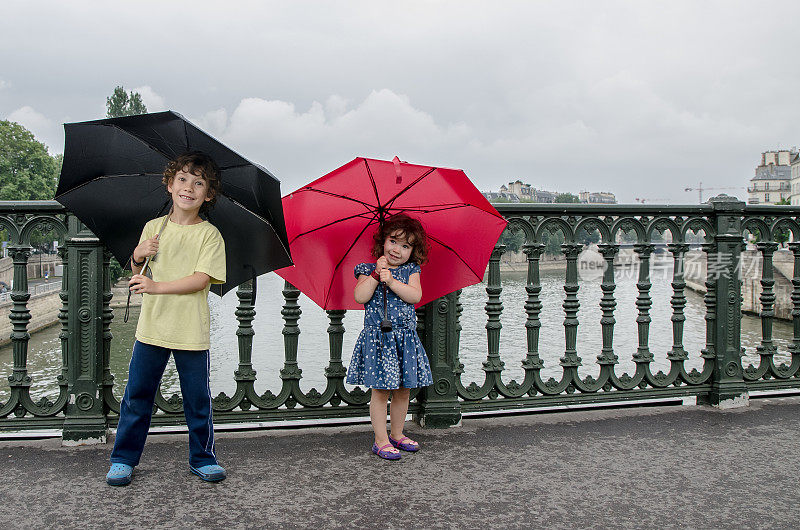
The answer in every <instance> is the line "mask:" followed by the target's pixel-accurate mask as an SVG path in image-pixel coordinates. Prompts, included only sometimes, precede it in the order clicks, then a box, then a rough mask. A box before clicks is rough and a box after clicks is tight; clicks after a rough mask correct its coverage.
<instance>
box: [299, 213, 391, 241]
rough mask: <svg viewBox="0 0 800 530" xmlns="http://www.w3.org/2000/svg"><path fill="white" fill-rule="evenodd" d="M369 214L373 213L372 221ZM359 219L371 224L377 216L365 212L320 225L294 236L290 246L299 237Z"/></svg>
mask: <svg viewBox="0 0 800 530" xmlns="http://www.w3.org/2000/svg"><path fill="white" fill-rule="evenodd" d="M369 213H372V216H371V219H370V218H369V217H367V215H368V214H369ZM359 217H360V218H362V219H369V220H370V222H372V221H373V220H374V219H375V217H376V216H375V213H374V212H364V213H357V214H355V215H349V216H347V217H342V218H341V219H336V220H335V221H331V222H330V223H326V224H324V225H320V226H317V227H315V228H312V229H311V230H307V231H305V232H301V233H299V234H297V235H296V236H294V237H293V238H292V240H291V241H289V244H292V243H294V242H295V241H296V240H297V239H298V238H299V237H302V236H305V235H308V234H310V233H312V232H316V231H317V230H322V229H323V228H328V227H329V226H333V225H335V224H337V223H343V222H345V221H349V220H350V219H357V218H359Z"/></svg>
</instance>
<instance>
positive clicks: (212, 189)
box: [161, 151, 221, 212]
mask: <svg viewBox="0 0 800 530" xmlns="http://www.w3.org/2000/svg"><path fill="white" fill-rule="evenodd" d="M184 168H185V169H187V171H188V172H189V173H191V174H192V175H197V176H198V177H202V178H203V180H205V181H206V183H207V184H208V195H207V196H208V197H209V198H210V199H211V200H210V201H206V202H204V203H203V205H202V206H201V207H200V211H201V212H205V211H207V210H208V209H210V208H211V207H212V206H214V203H215V202H217V195H218V194H219V190H220V187H221V182H220V179H219V167H217V164H216V162H214V159H212V158H211V157H210V156H208V155H207V154H205V153H201V152H200V151H192V152H189V153H186V154H184V155H181V156H179V157H178V158H176V159H174V160H171V161H170V162H169V163H168V164H167V167H166V169H164V176H163V177H162V179H161V182H163V183H164V187H165V188H166V187H167V186H169V184H170V183H171V182H172V179H174V178H175V175H176V174H177V173H178V172H179V171H181V170H182V169H184Z"/></svg>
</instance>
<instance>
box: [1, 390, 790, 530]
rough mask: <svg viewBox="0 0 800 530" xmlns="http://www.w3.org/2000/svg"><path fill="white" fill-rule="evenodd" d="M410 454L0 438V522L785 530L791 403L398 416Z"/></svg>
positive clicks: (313, 443) (221, 441)
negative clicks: (130, 462)
mask: <svg viewBox="0 0 800 530" xmlns="http://www.w3.org/2000/svg"><path fill="white" fill-rule="evenodd" d="M408 432H409V434H411V435H412V436H414V437H415V438H416V439H417V440H419V441H420V443H421V444H422V447H423V449H422V451H421V452H419V453H417V454H414V455H407V456H404V457H403V459H402V461H400V462H397V463H391V462H385V461H381V460H379V459H378V458H377V457H375V456H373V455H372V454H371V453H370V452H369V448H370V445H371V434H370V429H369V426H368V425H358V426H348V427H325V428H315V429H302V430H281V431H276V430H270V431H258V432H248V433H219V434H218V437H217V454H218V455H219V457H220V461H221V463H222V464H223V465H224V466H225V467H226V468H227V469H228V474H229V478H228V480H226V481H224V482H222V483H219V484H206V483H204V482H202V481H200V480H199V479H198V478H197V477H194V476H193V475H190V474H189V472H188V466H187V463H186V458H187V452H188V451H187V443H186V435H156V436H151V437H150V439H149V441H148V444H147V447H146V448H145V454H144V457H143V459H142V463H141V464H140V465H139V467H138V468H137V469H136V472H135V474H134V481H133V484H131V485H130V486H128V487H125V488H111V487H108V486H106V484H105V472H106V470H107V465H108V464H107V462H108V455H109V452H110V450H111V445H110V444H109V445H103V446H91V447H80V448H62V447H61V446H60V444H59V441H58V440H46V441H28V442H8V441H5V442H0V459H1V460H2V462H3V464H4V466H3V469H2V483H1V484H2V488H0V495H2V500H3V505H4V508H5V509H4V510H3V511H2V513H0V528H341V527H354V528H431V527H437V528H542V527H545V528H726V529H727V528H791V527H794V528H796V527H797V526H798V525H799V524H800V523H798V519H799V518H800V504H799V503H798V489H799V486H798V477H800V398H782V399H762V400H752V401H751V406H750V407H749V408H745V409H735V410H728V411H720V410H716V409H712V408H706V407H662V408H637V409H618V410H605V411H586V412H568V413H556V414H539V415H529V416H502V417H495V418H466V419H465V420H464V425H463V426H462V427H459V428H453V429H448V430H445V431H433V430H425V429H421V428H420V427H418V426H416V425H414V424H410V426H409V429H408Z"/></svg>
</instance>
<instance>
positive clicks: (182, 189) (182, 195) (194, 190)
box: [167, 166, 211, 213]
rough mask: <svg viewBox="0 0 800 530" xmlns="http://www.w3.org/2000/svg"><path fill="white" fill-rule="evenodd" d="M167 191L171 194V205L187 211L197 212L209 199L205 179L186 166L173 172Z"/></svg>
mask: <svg viewBox="0 0 800 530" xmlns="http://www.w3.org/2000/svg"><path fill="white" fill-rule="evenodd" d="M167 191H168V192H169V193H170V195H172V204H173V206H174V207H175V208H178V209H180V210H183V211H185V212H187V213H191V212H192V211H194V212H195V213H197V212H199V211H200V207H201V206H203V203H205V202H207V201H210V200H211V197H209V195H208V182H206V179H204V178H203V177H201V176H199V175H195V174H193V173H190V172H189V167H188V166H187V167H184V168H183V169H181V170H180V171H178V172H177V173H175V176H174V177H173V179H172V181H170V183H169V184H168V185H167Z"/></svg>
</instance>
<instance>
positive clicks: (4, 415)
mask: <svg viewBox="0 0 800 530" xmlns="http://www.w3.org/2000/svg"><path fill="white" fill-rule="evenodd" d="M496 207H497V209H498V210H499V211H500V212H501V213H502V214H503V215H505V216H506V218H507V219H508V221H509V228H508V229H509V230H512V231H521V232H522V233H523V234H524V239H525V240H524V244H523V248H522V250H523V252H524V253H525V255H526V258H527V276H526V278H527V280H526V285H525V295H526V297H525V303H524V308H523V309H524V313H525V331H526V335H525V336H526V345H525V351H524V352H520V354H521V355H522V358H521V359H519V360H518V362H520V364H521V366H522V369H523V371H524V377H523V378H522V380H521V381H516V380H513V379H511V380H508V379H507V378H505V377H504V376H503V374H504V371H505V367H506V363H507V362H510V361H512V360H513V359H512V358H510V357H509V356H510V355H511V353H510V352H508V351H504V349H503V348H502V347H501V340H500V339H501V337H502V335H503V333H504V332H506V331H507V330H504V329H503V325H502V324H501V316H502V315H503V314H504V312H505V311H508V310H511V309H506V308H504V307H503V303H502V301H501V300H502V298H501V297H502V293H503V289H504V286H503V277H502V274H501V272H500V260H501V258H502V256H503V254H504V252H505V251H506V249H505V248H504V247H503V246H502V245H498V246H497V247H496V248H495V249H494V252H493V253H492V255H491V259H490V261H489V268H488V274H487V277H486V286H485V288H486V299H485V300H486V302H485V307H484V310H485V313H486V322H485V328H486V359H485V361H484V362H483V372H484V376H483V377H482V378H481V379H482V381H477V382H470V381H464V367H463V364H461V362H460V359H459V337H460V332H461V323H460V316H461V313H462V309H463V308H462V306H461V300H460V298H459V293H452V294H450V295H447V296H445V297H442V298H440V299H438V300H436V301H434V302H432V303H431V304H428V305H427V306H425V307H424V308H420V309H418V311H417V314H418V333H419V334H420V338H421V339H422V341H423V343H424V345H425V347H426V349H427V351H428V354H429V357H430V361H431V368H432V371H433V376H434V384H433V385H431V386H430V387H428V388H426V389H424V390H422V391H415V392H414V393H412V399H413V401H412V404H411V407H410V409H409V411H410V412H411V413H412V414H413V415H414V417H415V418H416V419H417V420H418V421H419V422H420V423H421V424H423V425H424V426H425V427H433V428H441V427H448V426H452V425H457V424H459V422H460V421H461V418H462V415H463V414H465V413H474V412H484V413H486V412H502V411H515V410H525V409H534V410H536V409H539V408H552V407H565V406H575V405H590V404H594V405H602V404H610V403H616V402H625V401H632V400H659V399H678V398H685V397H693V396H696V397H697V398H698V400H699V401H700V402H704V403H712V404H715V405H719V406H725V405H726V404H742V403H746V401H747V397H748V393H749V392H750V391H753V390H778V391H780V390H789V389H797V388H800V243H797V242H793V243H789V245H788V246H789V249H790V250H791V252H792V253H793V257H794V264H795V267H794V274H793V278H792V286H793V289H792V293H791V300H792V303H793V309H792V317H793V323H794V327H793V333H794V336H793V340H792V345H791V346H790V348H789V352H790V353H791V359H792V361H791V363H790V365H789V366H786V365H785V364H781V365H777V366H776V364H775V362H774V356H775V353H776V352H778V346H777V343H776V342H775V340H774V338H773V320H774V318H775V315H774V309H775V292H774V278H773V272H774V267H773V264H772V256H773V254H774V252H775V251H776V249H777V248H778V245H777V243H776V241H775V240H776V235H777V234H778V233H779V232H782V231H785V230H790V231H791V232H792V233H793V235H794V237H793V239H794V241H800V224H799V223H798V215H800V209H798V208H792V207H764V206H747V205H745V204H744V203H742V202H740V201H738V200H735V199H732V198H726V197H719V198H715V199H712V201H711V202H710V203H709V204H704V205H696V206H653V205H567V204H547V205H542V204H498V205H496ZM0 228H4V229H6V230H7V232H8V234H9V238H10V246H9V252H10V255H11V256H12V258H13V260H14V290H13V292H12V293H11V300H12V302H13V306H12V310H11V314H10V317H9V318H10V320H11V323H12V325H13V331H12V333H11V339H12V343H13V366H12V370H11V376H10V377H9V383H8V384H9V392H8V393H7V395H8V396H9V398H8V400H7V401H6V402H4V403H0V430H5V431H8V430H27V429H41V428H61V429H63V437H64V440H65V442H74V443H81V442H85V441H91V440H102V439H103V437H104V436H105V432H106V430H107V428H108V427H113V426H114V425H115V424H116V422H117V418H118V413H119V402H118V401H117V399H116V398H115V397H114V394H113V392H112V390H113V387H114V379H113V376H112V375H111V373H110V370H109V346H110V341H111V331H110V324H111V321H112V319H113V311H112V310H111V308H110V307H109V301H110V298H111V292H110V282H109V278H108V262H109V258H110V256H109V254H108V252H106V251H105V250H104V249H103V247H102V246H101V245H100V244H99V242H98V241H97V239H96V238H94V237H93V236H92V235H91V234H90V233H88V232H86V230H85V229H83V227H82V226H80V223H78V221H77V220H76V219H74V218H72V217H71V216H70V215H69V213H68V212H66V211H65V210H64V209H63V207H61V206H60V205H58V204H57V203H55V202H53V201H34V202H2V201H0ZM37 228H53V229H55V230H56V231H57V232H59V233H60V234H61V235H60V236H59V237H60V238H61V240H65V241H66V245H64V246H62V248H61V249H60V253H61V256H62V260H63V261H64V270H65V274H64V277H63V282H62V292H61V293H60V297H61V300H62V308H61V311H60V312H59V319H60V321H61V333H60V338H61V342H62V366H61V370H60V374H59V375H58V380H57V383H58V385H59V389H60V390H59V395H58V396H57V397H55V398H51V399H48V398H41V399H38V400H37V399H36V398H35V397H34V396H31V391H30V389H31V383H32V381H31V377H30V376H29V375H28V371H27V344H28V338H29V334H28V323H29V320H30V311H29V308H28V303H29V299H30V294H29V293H28V288H27V269H26V265H27V262H28V259H29V257H30V252H31V245H30V237H31V233H32V232H33V231H34V230H35V229H37ZM689 231H702V232H703V233H704V234H705V242H704V243H703V244H702V245H701V247H700V248H701V250H702V251H703V253H704V254H705V255H706V257H707V258H708V269H709V271H710V272H713V274H709V276H708V277H707V278H706V281H705V286H706V294H705V296H704V304H705V308H706V314H705V320H706V340H705V347H704V348H703V349H702V350H701V351H700V352H696V353H695V354H699V356H700V358H701V359H702V360H703V366H702V369H701V370H699V371H698V370H695V369H692V370H690V371H687V370H686V368H685V361H686V360H687V359H689V358H690V354H691V353H692V352H689V351H687V350H686V348H685V347H684V344H683V330H684V323H685V320H686V316H685V315H684V308H685V307H686V295H685V288H686V279H685V277H684V274H685V272H686V271H685V256H686V254H687V252H688V251H689V249H690V245H689V243H688V240H687V233H688V232H689ZM745 231H749V232H750V233H755V234H758V236H759V243H758V245H757V249H758V251H759V253H760V255H761V257H762V265H761V271H760V272H761V283H760V285H761V288H762V291H761V295H760V298H759V301H760V305H761V321H762V338H761V342H760V345H759V347H758V354H759V357H760V362H759V366H748V367H746V368H743V367H742V365H741V355H742V350H741V341H740V328H739V325H740V324H739V322H740V316H741V301H742V298H741V284H740V280H739V273H740V270H739V268H738V267H737V264H738V261H739V257H740V255H741V251H742V245H743V242H744V234H745ZM546 232H547V233H557V232H560V233H561V235H562V236H563V239H564V243H563V245H562V248H561V251H562V253H563V255H564V258H565V261H566V270H565V275H564V278H563V288H564V295H563V303H562V307H561V309H560V311H561V313H562V314H563V326H564V332H565V340H564V349H563V356H562V357H561V359H560V362H559V367H560V377H559V378H557V379H556V378H553V377H551V378H548V379H547V380H543V378H542V375H541V372H542V370H543V369H544V361H543V360H542V358H541V356H540V349H539V341H540V331H541V326H542V321H541V317H542V311H543V310H544V309H543V306H542V300H541V291H542V285H541V281H540V261H541V258H542V255H543V252H544V243H543V241H544V234H545V233H546ZM589 232H596V233H598V234H599V238H600V240H599V243H598V251H599V252H600V254H601V256H602V258H603V260H604V262H605V268H604V270H603V276H602V280H601V283H600V289H601V291H602V296H601V298H600V301H599V306H600V310H601V315H602V316H601V318H600V321H599V324H600V326H599V332H600V333H601V334H602V348H601V350H600V352H599V354H598V355H597V357H596V362H593V363H591V366H587V365H585V363H586V362H587V361H584V360H582V359H581V358H580V356H579V342H580V341H579V340H578V339H579V337H580V333H583V331H582V330H583V327H584V326H587V325H589V324H587V323H586V322H581V318H580V315H581V292H580V281H579V277H578V266H577V263H578V256H579V254H580V252H581V251H582V250H583V245H582V244H581V234H583V233H589ZM623 232H624V233H627V234H628V237H629V238H631V237H632V238H633V239H634V242H633V243H632V248H633V251H634V253H635V255H636V256H637V257H638V261H639V263H640V266H639V271H638V278H637V282H636V288H637V296H636V301H635V306H636V310H637V311H636V326H637V330H638V333H637V336H638V340H637V341H636V344H615V343H614V328H615V326H616V325H617V317H616V315H615V311H616V309H617V304H618V300H617V299H616V295H615V293H616V287H617V285H616V279H615V275H616V274H617V272H616V271H615V268H614V266H613V264H614V259H615V257H616V256H617V255H618V254H619V250H620V248H621V244H620V234H621V233H623ZM657 234H669V235H670V238H669V239H668V241H669V242H668V243H667V244H666V245H665V248H666V250H668V251H669V252H670V253H671V254H672V259H673V264H674V266H673V276H672V282H671V287H672V295H671V296H670V299H669V304H670V307H671V310H672V312H671V316H670V319H671V324H672V343H671V344H667V345H658V348H655V346H656V345H653V344H651V340H650V326H651V321H652V318H653V317H652V316H651V314H650V310H651V307H652V305H653V300H652V298H651V295H650V289H651V279H650V265H649V262H650V257H651V255H652V253H653V252H654V251H655V248H656V242H657V241H658V238H656V235H657ZM661 245H662V246H664V245H663V243H662V244H661ZM712 269H713V270H712ZM281 294H282V298H283V307H282V312H281V313H282V316H283V320H284V323H283V342H284V344H283V356H284V365H283V368H282V370H281V372H280V376H281V387H280V388H279V389H273V390H268V389H258V390H257V387H258V382H259V380H258V377H257V374H256V371H255V370H254V369H253V365H252V355H253V353H254V352H253V337H254V335H255V333H257V332H258V330H257V329H255V328H254V326H253V321H254V318H255V315H256V312H255V307H254V304H253V299H252V295H253V286H252V284H251V282H247V283H245V284H243V285H242V286H240V287H239V289H238V290H237V297H238V301H239V302H238V306H237V308H236V313H235V318H236V319H237V322H238V327H237V332H236V334H237V338H238V350H239V351H238V354H239V364H238V367H237V369H236V370H235V371H234V373H233V374H232V375H233V378H234V380H235V382H236V390H235V392H234V394H233V395H232V396H227V395H226V394H224V393H221V394H219V395H218V396H216V397H215V398H214V400H213V410H214V417H215V421H216V422H217V423H219V424H222V423H237V422H239V423H241V422H264V421H279V420H290V419H302V420H319V419H330V418H338V419H344V420H347V419H348V418H362V419H363V418H364V417H365V416H366V415H367V414H368V403H369V398H370V393H369V391H368V390H364V389H361V388H358V387H355V388H352V387H349V386H347V385H345V383H344V379H345V375H346V368H345V366H344V364H343V359H342V357H343V352H342V343H343V337H344V334H345V333H346V332H349V333H357V332H358V330H359V329H360V323H354V324H353V327H354V329H352V330H345V327H344V325H343V322H344V318H345V312H344V311H328V312H327V316H328V320H329V325H328V328H327V332H328V337H329V342H328V349H329V362H328V365H327V367H326V368H325V377H326V380H327V383H326V386H325V388H324V389H320V390H317V389H311V390H309V391H307V392H303V391H302V390H301V389H300V385H299V382H300V380H301V378H302V376H303V374H302V371H301V370H300V368H299V366H298V362H297V361H298V357H299V356H301V355H304V352H303V351H302V349H301V348H300V343H299V341H298V338H299V334H300V333H301V330H302V307H301V304H300V301H299V300H300V299H299V294H300V293H299V291H297V289H296V288H294V287H293V286H292V285H290V284H288V283H287V284H285V286H284V289H283V291H282V293H281ZM552 310H553V309H552V308H548V311H552ZM590 324H591V325H593V326H594V325H595V323H590ZM589 329H597V328H595V327H590V328H589ZM654 351H655V352H656V353H658V352H659V351H660V352H664V351H666V355H667V359H668V360H669V363H670V368H669V373H666V374H665V373H663V372H661V371H659V372H657V373H653V372H652V370H651V366H652V363H653V359H654ZM256 353H257V354H258V355H274V354H275V353H276V352H256ZM619 356H626V357H627V358H629V359H631V360H633V361H634V364H635V367H636V368H635V372H633V373H631V374H628V373H621V374H620V373H618V371H617V368H618V366H617V365H618V364H619ZM592 368H593V369H594V371H593V370H592ZM579 369H580V371H579ZM584 370H586V371H588V372H589V373H591V374H592V375H581V374H582V373H586V372H583V371H584ZM156 410H157V412H156V414H155V415H154V418H153V424H154V425H177V424H182V423H183V422H184V420H183V415H182V403H181V400H180V397H179V396H178V395H173V396H169V397H165V396H163V395H162V394H161V392H160V391H159V393H158V395H157V398H156Z"/></svg>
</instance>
